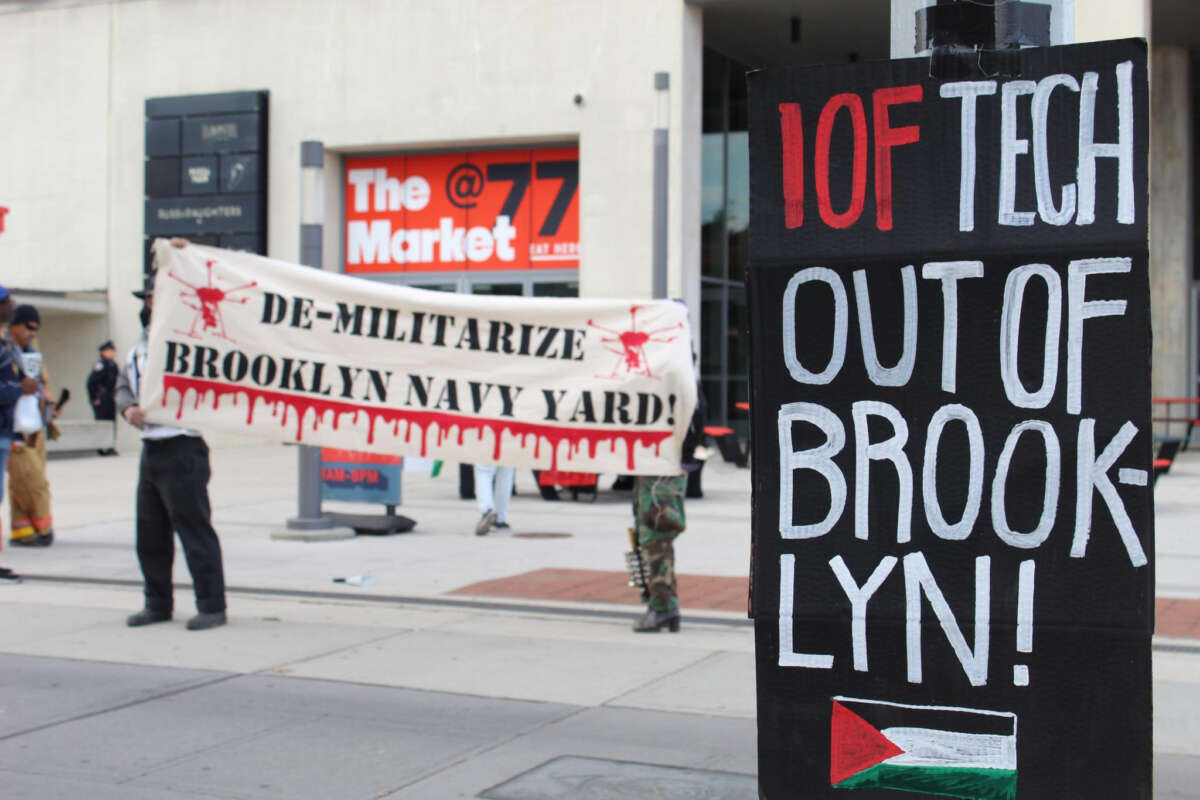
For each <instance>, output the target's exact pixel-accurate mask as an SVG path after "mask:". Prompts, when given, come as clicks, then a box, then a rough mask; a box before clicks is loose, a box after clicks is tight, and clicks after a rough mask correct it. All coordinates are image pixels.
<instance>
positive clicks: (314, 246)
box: [287, 141, 334, 530]
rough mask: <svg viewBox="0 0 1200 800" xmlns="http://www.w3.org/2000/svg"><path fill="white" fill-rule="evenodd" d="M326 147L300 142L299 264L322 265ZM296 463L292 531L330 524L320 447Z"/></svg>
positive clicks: (305, 451) (303, 452)
mask: <svg viewBox="0 0 1200 800" xmlns="http://www.w3.org/2000/svg"><path fill="white" fill-rule="evenodd" d="M324 166H325V146H324V145H323V144H322V143H321V142H312V141H307V142H301V143H300V263H301V264H304V265H306V266H309V267H315V268H316V269H321V267H322V250H321V246H322V240H323V228H324V225H323V222H322V220H323V217H324V209H323V205H324V204H323V201H322V198H321V182H322V180H323V174H322V173H323V170H324ZM299 450H300V454H299V462H298V465H297V466H298V469H297V472H298V480H297V486H296V488H297V494H298V496H299V503H298V506H299V507H298V509H297V514H296V516H295V517H293V518H292V519H289V520H288V521H287V527H288V528H289V529H291V530H321V529H325V528H331V527H333V524H334V522H333V519H332V518H331V517H328V516H326V515H324V514H323V513H322V512H321V450H320V448H318V447H309V446H307V445H301V446H300V448H299Z"/></svg>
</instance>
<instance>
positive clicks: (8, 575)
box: [0, 567, 21, 583]
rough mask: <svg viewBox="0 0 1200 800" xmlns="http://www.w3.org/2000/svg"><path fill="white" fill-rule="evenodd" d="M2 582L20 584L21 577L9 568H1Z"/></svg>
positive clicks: (0, 579)
mask: <svg viewBox="0 0 1200 800" xmlns="http://www.w3.org/2000/svg"><path fill="white" fill-rule="evenodd" d="M0 581H9V582H11V583H20V582H21V576H20V575H18V574H17V573H15V572H13V571H12V570H11V569H9V568H8V567H0Z"/></svg>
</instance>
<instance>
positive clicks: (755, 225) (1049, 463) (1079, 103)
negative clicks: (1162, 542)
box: [749, 40, 1154, 800]
mask: <svg viewBox="0 0 1200 800" xmlns="http://www.w3.org/2000/svg"><path fill="white" fill-rule="evenodd" d="M1020 61H1021V64H1020V74H1019V75H1014V76H1006V75H996V76H982V75H981V76H979V77H977V78H974V79H970V80H955V81H943V80H939V79H938V78H937V77H935V76H931V75H930V62H929V61H928V60H926V59H912V60H905V61H893V62H880V63H866V64H851V65H844V66H837V67H821V68H798V69H789V70H777V71H765V72H757V73H753V74H751V76H750V79H749V85H750V100H751V127H750V133H751V146H750V159H751V208H752V222H751V253H752V263H751V267H752V268H751V272H750V276H749V284H750V298H751V314H750V319H751V321H752V331H751V333H752V352H753V353H754V363H753V366H752V379H751V382H752V387H753V389H752V394H753V398H752V403H751V405H752V409H753V414H754V425H753V432H754V437H755V438H754V444H753V458H754V522H753V527H754V572H753V574H754V583H753V609H754V613H755V625H756V644H757V681H758V683H757V685H758V725H759V775H760V782H761V787H762V796H763V797H765V798H767V799H768V800H783V798H806V799H811V798H824V797H829V798H833V797H836V798H845V800H851V799H852V798H864V800H869V799H870V798H880V800H882V799H883V798H888V797H895V796H896V793H897V792H914V793H918V794H921V795H922V796H931V795H937V796H946V797H958V798H988V799H992V798H995V799H996V800H999V799H1000V798H1006V799H1007V798H1014V797H1019V798H1022V799H1023V800H1024V799H1027V798H1064V797H1121V798H1144V799H1145V800H1148V799H1149V798H1150V796H1151V789H1150V786H1151V757H1152V750H1151V695H1150V686H1151V676H1150V639H1151V634H1152V631H1153V597H1154V581H1153V558H1154V548H1153V505H1152V495H1151V489H1150V486H1149V482H1150V479H1151V474H1150V467H1151V465H1150V460H1151V447H1152V444H1151V441H1152V431H1151V426H1150V392H1149V386H1150V382H1149V372H1150V318H1149V289H1148V276H1147V239H1146V237H1147V224H1146V220H1147V177H1146V176H1147V172H1146V163H1147V158H1146V153H1147V143H1148V123H1147V76H1146V45H1145V43H1144V42H1141V41H1134V40H1129V41H1120V42H1106V43H1098V44H1088V45H1078V46H1067V47H1053V48H1046V49H1032V50H1026V51H1022V52H1021V58H1020Z"/></svg>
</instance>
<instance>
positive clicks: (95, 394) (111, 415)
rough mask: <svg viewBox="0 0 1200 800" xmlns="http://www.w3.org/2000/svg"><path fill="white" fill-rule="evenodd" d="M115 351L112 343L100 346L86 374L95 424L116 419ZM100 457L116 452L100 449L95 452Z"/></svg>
mask: <svg viewBox="0 0 1200 800" xmlns="http://www.w3.org/2000/svg"><path fill="white" fill-rule="evenodd" d="M116 355H117V350H116V348H115V347H113V343H112V341H111V340H110V341H107V342H105V343H104V344H102V345H100V358H99V359H98V360H97V361H96V363H95V364H93V365H92V371H91V373H89V374H88V379H87V392H88V401H89V402H90V403H91V404H92V416H93V417H95V418H96V421H97V422H108V423H113V422H114V420H116V418H117V406H116V402H115V394H116V390H117V376H118V375H120V374H121V370H120V368H119V367H118V366H117V362H116V361H114V359H115V358H116ZM96 452H97V453H98V454H99V455H102V456H115V455H116V454H117V451H116V450H114V449H113V448H111V447H102V448H100V449H99V450H97V451H96Z"/></svg>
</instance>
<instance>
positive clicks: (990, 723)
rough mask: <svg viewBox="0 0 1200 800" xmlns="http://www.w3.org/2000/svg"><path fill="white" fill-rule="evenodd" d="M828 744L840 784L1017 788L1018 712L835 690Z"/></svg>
mask: <svg viewBox="0 0 1200 800" xmlns="http://www.w3.org/2000/svg"><path fill="white" fill-rule="evenodd" d="M829 745H830V747H829V784H830V785H831V786H833V787H834V788H835V789H868V788H871V789H894V790H896V791H898V792H920V793H922V794H932V795H941V796H943V797H958V798H963V799H964V800H1013V798H1015V797H1016V796H1017V715H1016V714H1012V713H1008V712H1003V711H984V710H979V709H971V708H954V707H949V706H914V705H906V704H904V703H889V702H885V701H882V700H861V699H856V698H853V697H835V698H833V716H832V721H831V723H830V740H829Z"/></svg>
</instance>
